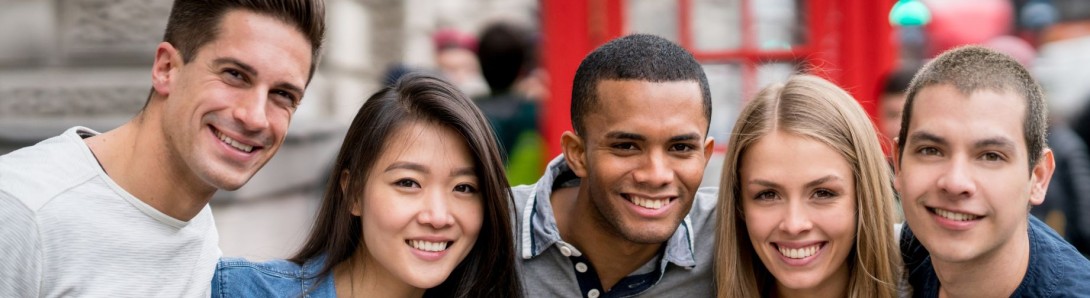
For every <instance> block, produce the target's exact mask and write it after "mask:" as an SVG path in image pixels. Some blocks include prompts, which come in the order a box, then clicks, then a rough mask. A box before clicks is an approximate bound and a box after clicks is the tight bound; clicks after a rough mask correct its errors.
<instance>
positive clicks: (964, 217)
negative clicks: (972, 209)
mask: <svg viewBox="0 0 1090 298" xmlns="http://www.w3.org/2000/svg"><path fill="white" fill-rule="evenodd" d="M935 214H938V215H939V216H942V217H943V218H946V219H949V220H954V221H969V220H974V219H977V216H976V215H971V214H965V213H957V212H953V211H947V210H942V209H939V208H935Z"/></svg>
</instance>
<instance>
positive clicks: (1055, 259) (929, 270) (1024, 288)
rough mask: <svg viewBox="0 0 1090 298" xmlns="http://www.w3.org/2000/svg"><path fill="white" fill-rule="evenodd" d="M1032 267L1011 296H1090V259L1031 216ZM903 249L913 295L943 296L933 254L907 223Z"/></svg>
mask: <svg viewBox="0 0 1090 298" xmlns="http://www.w3.org/2000/svg"><path fill="white" fill-rule="evenodd" d="M1028 233H1029V267H1027V268H1026V275H1025V277H1023V278H1022V283H1020V284H1019V285H1018V288H1017V289H1015V290H1014V293H1011V297H1088V296H1090V282H1088V281H1090V261H1087V260H1086V258H1085V257H1083V256H1082V255H1081V254H1079V252H1078V251H1077V250H1075V247H1073V246H1071V244H1069V243H1067V241H1064V240H1063V238H1060V236H1059V235H1057V234H1056V232H1054V231H1052V229H1051V228H1049V227H1048V225H1045V223H1043V222H1041V221H1040V220H1038V219H1037V218H1036V217H1033V216H1032V215H1030V216H1029V231H1028ZM901 251H902V256H903V257H904V261H905V267H906V269H907V270H908V275H909V277H908V280H909V283H910V284H911V285H912V288H913V289H914V291H915V292H914V293H913V297H939V288H940V283H939V277H938V275H936V273H935V267H934V266H932V265H931V256H930V254H929V253H928V252H927V249H926V248H924V247H923V245H922V244H921V243H920V241H919V240H917V239H916V237H915V235H913V233H912V230H911V229H909V227H908V226H907V225H906V226H904V227H903V230H902V231H901Z"/></svg>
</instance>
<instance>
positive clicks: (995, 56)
mask: <svg viewBox="0 0 1090 298" xmlns="http://www.w3.org/2000/svg"><path fill="white" fill-rule="evenodd" d="M940 84H949V85H951V86H953V87H954V88H956V89H957V90H958V92H961V94H963V95H970V94H972V93H973V92H976V91H981V90H988V91H995V92H1012V93H1014V94H1015V95H1018V96H1021V97H1022V98H1024V99H1025V100H1026V114H1025V116H1024V117H1023V119H1022V130H1023V132H1022V133H1023V135H1024V136H1025V138H1026V149H1027V150H1028V151H1029V169H1030V170H1032V169H1033V166H1034V165H1036V164H1037V160H1038V158H1040V157H1041V152H1042V151H1044V148H1045V147H1046V146H1048V144H1047V143H1046V141H1045V138H1046V134H1045V133H1046V129H1047V126H1048V120H1047V114H1046V113H1047V112H1046V110H1045V100H1044V93H1042V91H1041V85H1039V84H1037V81H1036V80H1034V79H1033V76H1031V75H1030V74H1029V71H1026V68H1025V67H1023V66H1022V64H1019V63H1018V61H1015V60H1014V59H1013V58H1011V57H1010V56H1007V55H1005V54H1002V53H999V52H996V51H994V50H991V49H987V48H984V47H980V46H964V47H960V48H956V49H953V50H949V51H947V52H945V53H943V54H942V55H939V57H937V58H935V60H932V61H931V62H928V63H927V65H924V67H923V69H920V72H918V73H916V77H915V78H913V79H912V83H910V84H909V85H908V96H907V97H906V99H905V109H904V116H903V117H901V132H900V133H899V134H898V135H899V137H898V138H897V146H898V148H899V149H897V157H901V156H902V155H903V154H904V148H905V143H906V141H907V140H906V138H907V135H908V126H909V124H910V123H911V122H912V106H913V104H914V103H915V101H916V95H917V94H919V93H920V90H922V89H923V88H925V87H928V86H933V85H940ZM898 160H900V158H898Z"/></svg>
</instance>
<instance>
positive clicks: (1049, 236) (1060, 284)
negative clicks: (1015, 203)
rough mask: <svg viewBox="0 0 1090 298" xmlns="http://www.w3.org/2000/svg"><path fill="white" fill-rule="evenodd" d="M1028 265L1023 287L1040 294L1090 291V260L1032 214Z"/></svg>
mask: <svg viewBox="0 0 1090 298" xmlns="http://www.w3.org/2000/svg"><path fill="white" fill-rule="evenodd" d="M1030 245H1031V246H1030V253H1032V254H1033V255H1032V256H1030V264H1031V265H1030V266H1031V267H1033V268H1031V269H1030V270H1029V272H1027V276H1026V281H1024V282H1023V285H1024V286H1028V287H1030V288H1028V289H1027V290H1029V291H1031V292H1037V291H1046V292H1039V294H1047V295H1053V294H1061V293H1090V284H1087V283H1086V281H1087V280H1090V260H1087V259H1086V257H1084V256H1083V255H1082V254H1080V253H1079V252H1078V251H1077V250H1075V248H1074V247H1073V246H1071V244H1069V243H1067V241H1065V240H1064V239H1063V238H1060V236H1059V235H1057V234H1056V232H1054V231H1052V229H1050V228H1049V227H1048V226H1047V225H1045V224H1044V223H1043V222H1041V221H1040V220H1038V219H1037V218H1035V217H1031V218H1030Z"/></svg>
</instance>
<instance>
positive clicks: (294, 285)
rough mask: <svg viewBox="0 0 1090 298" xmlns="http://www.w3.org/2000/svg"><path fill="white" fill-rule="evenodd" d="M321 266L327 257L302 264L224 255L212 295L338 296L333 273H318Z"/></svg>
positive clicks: (214, 279)
mask: <svg viewBox="0 0 1090 298" xmlns="http://www.w3.org/2000/svg"><path fill="white" fill-rule="evenodd" d="M322 265H325V257H324V256H321V257H317V258H314V259H311V260H309V261H307V262H306V263H304V264H302V265H299V264H296V263H292V262H291V261H288V260H272V261H266V262H251V261H247V260H246V259H243V258H223V259H220V261H219V264H217V265H216V275H215V277H213V278H212V297H337V289H336V288H335V287H334V285H333V274H332V273H330V274H328V275H325V276H317V274H318V271H319V270H321V268H322Z"/></svg>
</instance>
